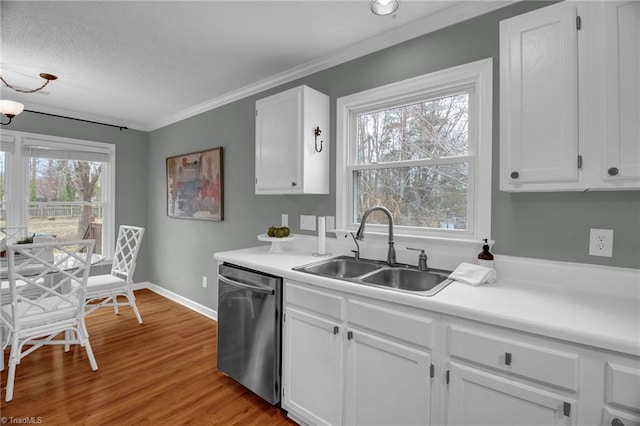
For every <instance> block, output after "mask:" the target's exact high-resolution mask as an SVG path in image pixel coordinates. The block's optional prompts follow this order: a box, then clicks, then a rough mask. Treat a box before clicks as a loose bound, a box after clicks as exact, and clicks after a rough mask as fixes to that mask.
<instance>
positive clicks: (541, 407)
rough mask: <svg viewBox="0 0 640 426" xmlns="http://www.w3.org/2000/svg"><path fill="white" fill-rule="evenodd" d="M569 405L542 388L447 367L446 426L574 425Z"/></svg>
mask: <svg viewBox="0 0 640 426" xmlns="http://www.w3.org/2000/svg"><path fill="white" fill-rule="evenodd" d="M571 406H572V404H571V402H567V400H566V399H565V398H563V397H562V396H559V395H557V394H554V393H552V392H548V391H546V390H544V389H542V388H539V387H536V386H531V385H529V384H524V383H521V382H519V381H517V380H513V379H512V378H508V377H502V376H500V375H497V374H492V373H490V372H487V371H483V370H480V369H476V368H473V367H469V366H466V365H463V364H458V363H456V362H451V363H450V365H449V392H448V397H447V424H448V425H467V426H480V425H504V426H516V425H532V426H540V425H545V426H551V425H574V424H576V423H575V416H573V417H572V416H571V413H570V412H571ZM564 410H568V411H567V412H566V413H565V412H564Z"/></svg>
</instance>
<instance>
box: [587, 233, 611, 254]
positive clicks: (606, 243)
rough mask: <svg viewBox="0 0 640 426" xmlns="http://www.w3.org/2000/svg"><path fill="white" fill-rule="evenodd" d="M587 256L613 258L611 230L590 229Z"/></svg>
mask: <svg viewBox="0 0 640 426" xmlns="http://www.w3.org/2000/svg"><path fill="white" fill-rule="evenodd" d="M589 255H591V256H604V257H613V229H595V228H592V229H591V233H590V236H589Z"/></svg>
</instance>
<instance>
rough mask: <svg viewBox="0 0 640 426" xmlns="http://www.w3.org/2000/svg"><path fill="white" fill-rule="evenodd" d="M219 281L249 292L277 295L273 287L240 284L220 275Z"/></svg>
mask: <svg viewBox="0 0 640 426" xmlns="http://www.w3.org/2000/svg"><path fill="white" fill-rule="evenodd" d="M218 279H219V280H220V281H222V282H223V283H225V284H229V285H230V286H233V287H240V288H244V289H247V290H251V291H255V292H257V293H265V294H275V293H276V291H275V289H273V288H271V287H263V286H255V285H251V284H245V283H241V282H238V281H234V280H232V279H230V278H227V277H225V276H224V275H218Z"/></svg>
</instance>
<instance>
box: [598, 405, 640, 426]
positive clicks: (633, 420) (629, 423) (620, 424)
mask: <svg viewBox="0 0 640 426" xmlns="http://www.w3.org/2000/svg"><path fill="white" fill-rule="evenodd" d="M602 424H603V425H604V426H609V425H613V426H640V416H637V415H634V414H630V413H625V412H622V411H617V410H611V409H609V408H604V409H603V410H602Z"/></svg>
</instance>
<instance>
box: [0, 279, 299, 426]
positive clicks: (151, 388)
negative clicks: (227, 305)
mask: <svg viewBox="0 0 640 426" xmlns="http://www.w3.org/2000/svg"><path fill="white" fill-rule="evenodd" d="M136 298H137V303H138V308H139V309H140V314H141V315H142V318H143V320H144V324H142V325H139V324H138V322H137V321H136V319H135V316H134V314H133V311H132V310H131V309H128V308H124V309H121V311H120V315H114V313H113V310H110V309H99V310H98V311H96V312H95V313H93V314H91V315H90V316H89V317H88V318H87V328H88V330H89V335H90V342H91V346H92V348H93V352H94V355H95V357H96V361H97V362H98V367H99V369H98V371H95V372H94V371H91V367H90V366H89V360H88V359H87V356H86V352H85V350H84V348H81V347H77V346H76V347H72V348H71V350H70V351H69V352H67V353H65V352H64V348H63V347H62V346H51V347H45V348H41V349H39V350H37V351H35V352H34V353H32V354H31V355H29V356H27V357H26V358H25V359H23V360H22V361H21V363H20V364H19V365H18V368H17V370H16V379H15V387H14V397H13V400H12V401H11V402H9V403H6V402H4V396H5V387H6V379H7V370H8V368H5V370H4V371H3V372H2V375H1V379H2V395H1V398H2V403H1V406H0V415H1V416H2V417H6V418H8V419H10V418H12V417H13V418H16V419H18V418H24V417H35V418H41V419H42V424H44V425H103V424H110V425H133V424H135V425H146V424H148V425H182V424H185V425H186V424H193V425H225V426H226V425H274V426H278V425H295V423H294V422H293V421H291V420H290V419H288V418H287V417H286V414H285V413H284V412H283V411H282V410H280V409H278V408H277V407H273V406H271V405H270V404H268V403H267V402H265V401H263V400H262V399H261V398H259V397H258V396H256V395H254V394H253V393H251V392H250V391H248V390H247V389H245V388H244V387H242V386H241V385H239V384H238V383H236V382H235V381H233V380H232V379H230V378H228V377H227V376H225V375H224V374H223V373H222V372H220V371H219V370H218V369H217V368H216V337H217V327H216V322H215V321H213V320H210V319H208V318H206V317H204V316H202V315H200V314H198V313H195V312H193V311H191V310H190V309H188V308H185V307H184V306H181V305H179V304H177V303H175V302H172V301H170V300H168V299H166V298H164V297H162V296H160V295H158V294H156V293H153V292H152V291H150V290H146V289H145V290H139V291H137V292H136ZM8 355H9V350H8V349H7V350H5V354H4V356H5V366H6V365H7V364H6V363H7V362H8Z"/></svg>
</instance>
